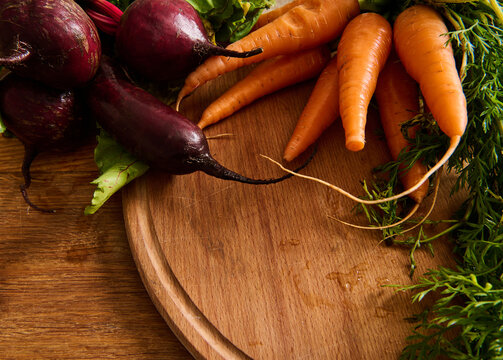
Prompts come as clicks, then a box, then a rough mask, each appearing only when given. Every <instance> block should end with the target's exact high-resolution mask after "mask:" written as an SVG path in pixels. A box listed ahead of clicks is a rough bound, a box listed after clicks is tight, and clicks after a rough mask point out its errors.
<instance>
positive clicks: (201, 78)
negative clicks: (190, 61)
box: [176, 0, 360, 108]
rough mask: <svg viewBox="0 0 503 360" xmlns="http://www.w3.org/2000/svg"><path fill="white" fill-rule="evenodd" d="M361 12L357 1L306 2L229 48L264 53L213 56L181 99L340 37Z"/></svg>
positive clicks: (189, 82) (188, 81)
mask: <svg viewBox="0 0 503 360" xmlns="http://www.w3.org/2000/svg"><path fill="white" fill-rule="evenodd" d="M359 12H360V7H359V4H358V1H357V0H338V1H334V0H305V1H302V2H299V4H298V5H297V6H295V7H293V8H291V9H289V10H288V11H287V12H286V13H284V14H283V15H281V16H279V17H278V18H276V19H275V20H273V21H272V22H270V23H268V24H266V25H264V26H263V27H261V28H259V29H257V30H255V31H253V32H251V33H250V34H248V35H247V36H245V37H244V38H242V39H240V40H238V41H236V42H234V43H232V44H230V45H229V46H228V47H227V48H229V49H231V50H235V51H239V49H255V48H262V50H263V51H262V53H260V54H258V55H255V56H252V57H249V58H246V59H238V58H229V57H224V56H214V57H210V58H209V59H207V60H206V61H205V62H204V63H203V64H201V65H200V66H199V67H198V68H197V69H196V70H194V71H193V72H192V73H191V74H189V76H188V77H187V78H186V80H185V84H184V86H183V88H182V89H181V91H180V92H179V94H178V99H177V105H176V107H177V108H178V107H179V104H180V102H181V100H182V99H183V98H184V97H185V96H187V95H188V94H190V93H191V92H192V91H194V90H195V89H196V88H197V87H199V86H201V85H203V84H204V83H206V82H208V81H210V80H212V79H215V78H216V77H218V76H220V75H222V74H224V73H227V72H230V71H233V70H235V69H237V68H239V67H242V66H245V65H249V64H252V63H257V62H260V61H262V60H265V59H269V58H272V57H274V56H277V55H286V54H291V53H295V52H299V51H302V50H306V49H309V48H313V47H316V46H319V45H322V44H324V43H327V42H329V41H331V40H333V39H335V38H337V37H338V36H339V35H340V34H341V33H342V31H343V29H344V27H345V26H346V25H347V23H348V22H349V21H350V20H351V19H352V18H353V17H355V16H356V15H358V13H359Z"/></svg>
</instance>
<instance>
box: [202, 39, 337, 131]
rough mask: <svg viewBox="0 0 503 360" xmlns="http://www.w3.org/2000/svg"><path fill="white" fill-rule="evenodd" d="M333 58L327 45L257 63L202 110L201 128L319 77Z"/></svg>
mask: <svg viewBox="0 0 503 360" xmlns="http://www.w3.org/2000/svg"><path fill="white" fill-rule="evenodd" d="M329 60H330V50H329V49H328V47H327V46H326V45H323V46H320V47H317V48H314V49H310V50H306V51H303V52H300V53H295V54H290V55H279V56H277V57H274V58H272V59H269V60H266V61H264V62H263V63H261V64H259V65H257V67H255V69H253V70H252V71H251V72H250V73H249V74H248V75H247V76H245V77H244V78H243V79H242V80H240V81H239V82H237V83H236V84H234V85H233V86H232V87H231V88H230V89H228V90H227V91H226V92H225V93H224V94H223V95H222V96H220V97H219V98H218V99H217V100H215V101H214V102H213V103H211V104H210V106H208V107H207V108H206V110H205V111H204V112H203V114H202V116H201V119H200V121H199V123H198V124H197V125H198V126H199V127H200V128H201V129H202V128H205V127H206V126H208V125H211V124H214V123H216V122H218V121H220V120H221V119H223V118H225V117H227V116H230V115H232V114H233V113H235V112H236V111H238V110H239V109H241V108H243V107H244V106H246V105H248V104H250V103H252V102H253V101H255V100H257V99H259V98H260V97H262V96H265V95H268V94H271V93H273V92H275V91H277V90H280V89H283V88H285V87H287V86H290V85H293V84H296V83H299V82H302V81H305V80H308V79H311V78H313V77H315V76H317V75H318V74H319V73H320V72H321V71H322V70H323V67H324V66H325V65H326V64H327V62H328V61H329Z"/></svg>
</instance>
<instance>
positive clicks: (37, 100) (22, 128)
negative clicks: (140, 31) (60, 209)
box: [0, 74, 88, 211]
mask: <svg viewBox="0 0 503 360" xmlns="http://www.w3.org/2000/svg"><path fill="white" fill-rule="evenodd" d="M81 110H82V109H81V108H80V106H79V104H78V102H77V99H76V96H75V93H74V91H72V90H56V89H53V88H48V87H47V86H45V85H43V84H41V83H39V82H35V81H33V80H29V79H26V78H21V77H19V76H17V75H15V74H10V75H8V76H7V78H6V79H4V80H2V81H1V82H0V113H1V115H2V121H3V122H4V124H5V126H6V127H7V129H8V130H9V131H10V132H12V133H13V134H14V135H15V136H16V137H17V138H18V139H19V140H20V141H21V142H22V143H23V145H24V148H25V157H24V160H23V165H22V173H23V177H24V182H25V183H24V184H23V185H21V192H22V193H23V196H24V198H25V200H26V202H27V203H28V204H30V205H31V206H33V207H34V208H35V209H37V210H41V211H47V210H45V209H41V208H39V207H38V206H36V205H34V204H32V203H31V201H30V200H29V199H28V196H27V194H26V189H27V188H28V187H29V186H30V183H31V176H30V165H31V163H32V161H33V160H34V158H35V157H36V155H37V154H38V153H40V152H43V151H47V150H51V149H62V150H68V149H70V148H72V147H74V146H76V145H77V144H80V143H81V140H82V137H83V136H84V135H85V134H87V130H88V128H87V126H88V125H87V124H86V122H85V121H84V119H83V117H82V115H81V113H82V111H81Z"/></svg>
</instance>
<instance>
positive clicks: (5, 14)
mask: <svg viewBox="0 0 503 360" xmlns="http://www.w3.org/2000/svg"><path fill="white" fill-rule="evenodd" d="M100 57H101V42H100V38H99V36H98V32H97V30H96V27H95V25H94V23H93V22H92V20H91V19H90V18H89V16H87V14H86V13H85V12H84V10H83V9H82V8H81V7H80V6H79V5H77V4H76V3H75V2H74V1H73V0H2V1H0V65H5V66H6V67H7V68H9V69H10V70H11V71H13V72H15V73H16V74H18V75H21V76H24V77H27V78H30V79H34V80H38V81H41V82H43V83H45V84H47V85H49V86H53V87H57V88H61V89H66V88H72V87H75V86H78V85H81V84H84V83H85V82H87V81H89V80H90V79H91V78H92V77H93V76H94V74H95V73H96V70H97V68H98V65H99V60H100Z"/></svg>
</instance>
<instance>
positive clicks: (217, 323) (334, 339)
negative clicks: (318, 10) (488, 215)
mask: <svg viewBox="0 0 503 360" xmlns="http://www.w3.org/2000/svg"><path fill="white" fill-rule="evenodd" d="M247 71H249V69H244V70H241V71H237V72H234V73H231V74H228V75H226V76H223V77H222V78H219V79H217V80H215V81H213V82H211V83H210V84H207V85H205V86H203V87H202V88H200V89H198V90H197V91H196V93H195V94H194V95H193V96H191V97H190V98H188V99H187V100H186V101H185V102H184V103H183V106H182V112H184V113H185V114H186V115H187V116H188V117H189V118H190V119H192V120H194V121H196V120H197V119H198V118H199V116H200V115H201V112H202V111H203V109H204V108H205V107H206V106H207V105H208V104H209V103H210V101H211V100H213V99H215V98H216V97H217V96H218V95H219V94H220V93H222V91H223V90H224V89H226V88H227V87H228V86H229V85H230V84H232V83H234V82H235V81H236V80H238V79H239V78H241V77H242V76H244V74H246V72H247ZM313 85H314V81H308V82H305V83H302V84H300V85H298V86H294V87H291V88H288V89H284V90H282V91H279V92H277V93H275V94H273V95H271V96H268V97H266V98H263V99H261V100H259V101H257V102H255V103H253V104H251V105H250V106H247V107H246V108H244V109H242V110H241V111H239V112H238V113H236V114H235V115H233V116H231V117H229V118H228V119H226V120H224V121H223V122H221V123H219V124H216V125H214V126H212V127H210V128H208V129H207V130H205V131H206V133H207V135H209V136H212V135H218V134H233V135H232V136H227V137H221V138H217V139H213V140H210V147H211V149H212V154H213V155H214V156H215V158H216V159H218V160H219V161H221V162H222V163H223V164H224V165H225V166H227V167H229V168H231V169H233V170H235V171H238V172H240V173H242V174H245V175H247V176H253V177H256V178H269V177H275V176H280V175H282V174H283V172H282V171H281V170H279V169H278V168H277V167H276V166H275V165H273V164H272V163H270V162H268V161H267V160H265V159H264V158H262V157H261V156H260V154H266V155H268V156H271V157H272V158H275V159H281V155H282V152H283V148H284V145H285V144H286V142H287V140H288V137H289V136H290V134H291V131H292V130H293V128H294V126H295V123H296V121H297V118H298V116H299V114H300V112H301V111H302V108H303V106H304V105H305V102H306V100H307V97H308V96H309V94H310V91H311V89H312V87H313ZM370 114H371V115H370V116H369V119H368V125H367V145H366V147H365V149H364V150H363V151H361V152H358V153H351V152H349V151H347V150H346V149H345V147H344V135H343V131H342V127H341V124H340V122H336V123H335V124H334V125H333V126H332V127H331V128H330V129H329V130H328V131H327V132H326V133H325V134H324V135H323V137H322V139H321V140H320V142H319V146H318V152H317V154H316V156H315V158H314V160H313V161H312V162H311V163H310V164H309V165H308V167H307V168H306V169H305V170H303V171H302V172H303V173H305V174H309V175H313V176H317V177H320V178H323V179H325V180H327V181H330V182H332V183H335V184H337V185H339V186H341V187H343V188H345V189H347V190H349V191H351V192H353V193H356V194H362V188H361V183H360V181H362V180H363V179H367V180H368V179H370V178H371V169H372V168H373V167H375V166H376V165H378V164H381V163H383V162H385V161H387V160H388V159H389V155H388V151H387V148H386V146H385V144H384V142H383V141H382V140H381V138H380V136H378V133H379V122H378V118H377V116H376V112H375V109H371V112H370ZM306 156H307V155H304V158H303V159H299V160H297V161H296V162H294V163H292V164H288V166H289V167H291V168H293V167H295V166H296V165H298V164H299V163H301V162H302V161H303V160H304V159H305V157H306ZM447 179H448V177H446V178H444V181H446V180H447ZM430 201H431V199H428V200H427V201H426V202H425V204H424V207H423V208H422V210H421V213H424V212H425V211H426V210H427V208H428V204H429V203H430ZM458 204H459V199H450V198H449V195H448V192H441V196H440V199H439V201H438V204H437V206H436V208H435V211H434V213H433V215H432V218H439V217H444V218H445V217H449V215H450V210H449V209H451V208H455V207H456V206H457V205H458ZM354 205H355V204H354V203H352V202H351V201H350V200H347V199H346V198H344V197H342V196H341V195H339V194H337V193H335V192H334V191H332V190H330V189H328V188H326V187H323V186H321V185H319V184H316V183H313V182H307V181H306V180H303V179H299V178H294V179H289V180H287V181H284V182H282V183H279V184H275V185H268V186H252V185H245V184H240V183H233V182H228V181H223V180H219V179H214V178H211V177H209V176H208V175H205V174H203V173H195V174H191V175H186V176H169V175H165V174H161V173H156V172H153V171H152V172H150V173H148V174H147V175H146V176H144V177H143V178H141V179H139V180H137V181H135V182H134V183H133V184H132V185H131V186H129V187H128V188H127V189H126V191H125V192H124V193H123V206H124V213H125V220H126V228H127V231H128V234H129V240H130V244H131V249H132V252H133V256H134V257H135V260H136V263H137V265H138V269H139V271H140V274H141V276H142V278H143V281H144V283H145V286H146V288H147V291H148V292H149V294H150V296H151V298H152V300H153V301H154V303H155V304H156V306H157V308H158V309H159V312H160V313H161V314H162V315H163V317H164V318H165V320H166V321H167V323H168V324H169V325H170V327H171V328H172V329H173V330H174V332H175V333H176V334H177V336H179V338H180V339H181V340H182V342H183V343H184V344H185V346H186V347H187V348H188V349H189V350H190V351H191V353H192V354H193V355H194V356H195V357H196V358H201V359H248V358H254V359H379V358H381V359H396V358H398V355H399V353H400V351H401V349H402V348H403V347H404V346H405V337H406V336H407V335H408V334H409V333H410V329H411V326H412V324H411V323H410V322H408V321H407V320H406V319H407V318H409V317H411V316H412V315H413V314H414V313H418V312H420V311H422V309H423V307H424V306H425V305H427V304H428V301H429V299H426V300H425V301H424V302H423V303H421V304H414V305H412V304H411V302H410V295H411V294H406V293H397V292H395V290H394V289H393V288H392V287H387V286H386V285H392V284H402V285H405V284H410V283H411V282H413V281H416V280H417V276H416V277H415V278H413V279H410V278H409V265H410V263H409V254H408V251H407V250H406V249H403V248H399V247H396V246H394V247H389V246H386V245H385V244H384V243H383V242H382V241H381V235H380V233H379V232H375V231H367V230H357V229H354V228H350V227H348V226H345V225H342V224H340V223H338V222H336V221H334V220H333V219H330V218H329V216H328V215H333V216H336V217H338V218H340V219H343V220H346V221H350V222H353V223H361V224H365V220H364V218H363V217H362V216H358V215H355V212H354V211H353V208H354ZM416 260H417V262H418V264H419V267H418V269H417V270H416V274H421V273H423V272H424V271H425V270H426V269H427V268H429V267H433V266H437V265H439V264H444V265H450V264H452V263H453V259H452V257H451V253H450V249H449V245H448V243H447V242H446V241H440V242H438V244H437V246H436V247H435V256H434V257H433V256H432V255H431V254H430V253H429V252H428V251H426V250H420V251H418V252H417V253H416Z"/></svg>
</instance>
